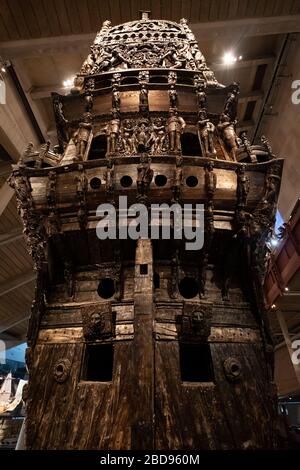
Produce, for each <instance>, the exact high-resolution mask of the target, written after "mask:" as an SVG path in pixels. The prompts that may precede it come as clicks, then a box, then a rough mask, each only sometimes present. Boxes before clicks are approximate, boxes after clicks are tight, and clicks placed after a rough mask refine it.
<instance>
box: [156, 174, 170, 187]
mask: <svg viewBox="0 0 300 470" xmlns="http://www.w3.org/2000/svg"><path fill="white" fill-rule="evenodd" d="M154 181H155V184H156V186H160V187H161V186H165V185H166V183H167V177H166V176H165V175H157V176H155V179H154Z"/></svg>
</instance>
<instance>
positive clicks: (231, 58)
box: [223, 51, 237, 65]
mask: <svg viewBox="0 0 300 470" xmlns="http://www.w3.org/2000/svg"><path fill="white" fill-rule="evenodd" d="M236 60H237V59H236V57H235V55H233V53H232V52H230V51H229V52H225V54H224V55H223V63H224V64H225V65H232V64H234V63H235V62H236Z"/></svg>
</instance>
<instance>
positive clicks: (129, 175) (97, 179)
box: [10, 13, 283, 450]
mask: <svg viewBox="0 0 300 470" xmlns="http://www.w3.org/2000/svg"><path fill="white" fill-rule="evenodd" d="M238 93H239V87H238V85H237V84H236V83H234V84H231V85H229V86H224V85H221V84H220V83H218V81H217V80H216V78H215V76H214V74H213V72H212V71H211V70H210V69H209V68H208V66H207V64H206V62H205V59H204V57H203V55H202V53H201V52H200V50H199V48H198V44H197V42H196V41H195V37H194V35H193V33H192V31H191V30H190V28H189V26H188V24H187V21H186V20H185V19H182V20H180V23H174V22H171V21H163V20H152V19H150V18H149V17H148V14H147V13H143V15H142V18H141V19H140V20H137V21H134V22H130V23H126V24H122V25H119V26H114V27H113V26H111V23H110V21H105V22H104V23H103V26H102V29H101V30H100V32H99V33H98V34H97V36H96V38H95V41H94V44H93V45H92V47H91V52H90V54H89V56H88V58H87V59H86V61H85V62H84V64H83V66H82V69H81V71H80V72H79V74H78V75H77V76H76V79H75V81H74V88H73V89H72V90H71V91H70V93H69V94H68V95H66V96H62V95H58V94H55V93H54V94H53V106H54V112H55V118H56V123H57V135H58V142H59V145H58V146H56V147H55V148H54V150H51V149H50V143H49V142H47V143H46V144H44V145H43V146H42V147H41V148H40V149H39V150H35V149H34V148H33V146H32V144H29V145H28V148H27V149H26V150H25V152H24V155H23V156H22V158H21V160H20V161H19V163H18V165H15V166H14V168H13V174H12V177H11V180H10V181H11V185H12V186H13V187H14V188H15V192H16V196H17V200H18V208H19V212H20V214H21V217H22V219H23V223H24V233H25V236H26V239H27V242H28V247H29V250H30V253H31V255H32V257H33V260H34V263H35V268H36V271H37V281H36V294H35V300H34V302H33V306H32V315H31V319H30V323H29V329H28V349H27V367H28V370H29V385H28V388H27V389H26V391H25V393H24V399H25V401H26V409H27V418H26V446H27V449H196V450H201V449H255V448H274V447H276V418H277V403H276V387H275V385H274V383H273V345H272V339H271V336H270V334H269V329H268V325H267V318H266V311H265V306H264V300H263V291H262V280H263V277H264V272H265V266H266V255H267V251H268V249H267V243H268V240H269V237H270V235H271V233H272V230H273V225H274V218H275V212H276V201H277V197H278V193H279V187H280V178H281V173H282V166H283V161H282V160H280V159H277V158H275V156H274V155H273V153H272V150H271V147H270V145H269V143H268V141H267V140H266V139H265V138H264V137H263V138H262V141H261V144H260V145H255V146H254V145H250V143H249V141H248V140H247V137H246V135H245V134H243V135H241V136H239V137H238V136H237V135H236V133H235V126H236V113H237V104H238ZM120 195H126V196H127V197H128V202H129V203H130V204H132V203H135V202H139V203H143V204H146V205H147V207H150V205H151V204H152V203H167V204H171V203H174V202H177V203H179V204H181V205H182V204H186V203H190V204H195V203H202V204H204V207H205V242H204V246H203V248H202V249H201V250H198V251H187V250H185V244H184V240H175V239H172V237H171V240H151V239H150V238H149V239H139V240H131V239H116V240H110V239H107V240H102V241H101V240H99V239H98V238H97V235H96V226H97V223H98V221H99V217H98V216H97V207H98V206H99V204H101V203H111V204H114V207H115V208H116V210H117V211H118V209H119V208H118V200H119V199H118V198H119V196H120Z"/></svg>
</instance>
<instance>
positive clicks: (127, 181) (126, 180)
mask: <svg viewBox="0 0 300 470" xmlns="http://www.w3.org/2000/svg"><path fill="white" fill-rule="evenodd" d="M120 183H121V186H123V188H129V187H130V186H131V185H132V183H133V181H132V178H131V176H129V175H124V176H122V178H121V179H120Z"/></svg>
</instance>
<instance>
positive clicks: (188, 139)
mask: <svg viewBox="0 0 300 470" xmlns="http://www.w3.org/2000/svg"><path fill="white" fill-rule="evenodd" d="M181 149H182V155H189V156H196V157H200V156H201V148H200V143H199V139H198V136H197V134H192V132H184V133H183V134H182V136H181Z"/></svg>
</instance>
